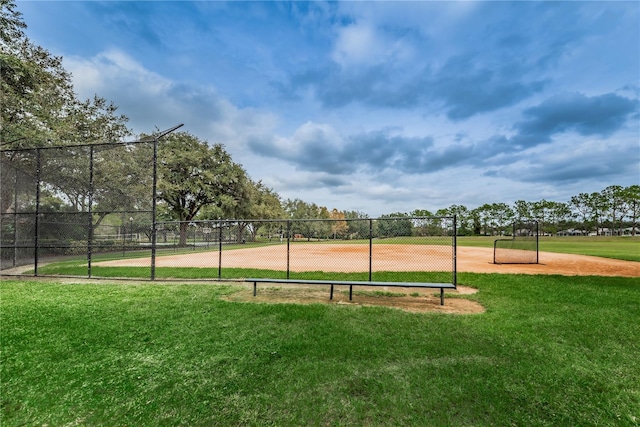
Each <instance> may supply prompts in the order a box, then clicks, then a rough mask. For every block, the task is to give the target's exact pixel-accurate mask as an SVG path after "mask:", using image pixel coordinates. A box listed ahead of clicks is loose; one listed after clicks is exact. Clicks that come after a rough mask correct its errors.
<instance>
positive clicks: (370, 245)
mask: <svg viewBox="0 0 640 427" xmlns="http://www.w3.org/2000/svg"><path fill="white" fill-rule="evenodd" d="M372 270H373V219H371V218H369V281H370V282H371V278H372V273H371V272H372Z"/></svg>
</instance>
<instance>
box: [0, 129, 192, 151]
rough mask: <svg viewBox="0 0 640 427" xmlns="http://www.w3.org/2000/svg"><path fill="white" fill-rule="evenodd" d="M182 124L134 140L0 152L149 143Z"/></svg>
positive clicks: (4, 149) (5, 149)
mask: <svg viewBox="0 0 640 427" xmlns="http://www.w3.org/2000/svg"><path fill="white" fill-rule="evenodd" d="M182 126H184V125H183V124H179V125H177V126H174V127H172V128H169V129H167V130H164V131H161V132H156V133H155V134H153V135H149V136H148V137H146V138H144V139H138V140H135V141H122V142H120V141H112V142H94V143H86V144H68V145H50V146H46V147H25V148H0V153H4V152H11V151H35V150H56V149H57V150H61V149H64V148H80V147H105V146H114V147H115V146H120V147H122V146H127V145H131V144H150V143H152V142H153V141H155V140H157V139H160V138H162V137H163V136H166V135H168V134H170V133H171V132H173V131H175V130H176V129H178V128H180V127H182ZM18 141H20V139H19V140H15V141H12V142H18ZM5 144H10V142H9V143H5Z"/></svg>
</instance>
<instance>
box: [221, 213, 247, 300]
mask: <svg viewBox="0 0 640 427" xmlns="http://www.w3.org/2000/svg"><path fill="white" fill-rule="evenodd" d="M219 279H222V221H218V280H219ZM254 296H255V295H254Z"/></svg>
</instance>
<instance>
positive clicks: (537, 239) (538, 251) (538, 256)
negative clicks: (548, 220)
mask: <svg viewBox="0 0 640 427" xmlns="http://www.w3.org/2000/svg"><path fill="white" fill-rule="evenodd" d="M539 236H540V230H539V226H538V221H536V264H540V249H539V246H538V245H539V244H540V237H539Z"/></svg>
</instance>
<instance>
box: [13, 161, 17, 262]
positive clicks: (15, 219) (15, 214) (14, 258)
mask: <svg viewBox="0 0 640 427" xmlns="http://www.w3.org/2000/svg"><path fill="white" fill-rule="evenodd" d="M14 170H15V174H14V175H15V177H14V183H13V267H15V266H16V262H17V260H18V168H17V167H16V168H15V169H14Z"/></svg>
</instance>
